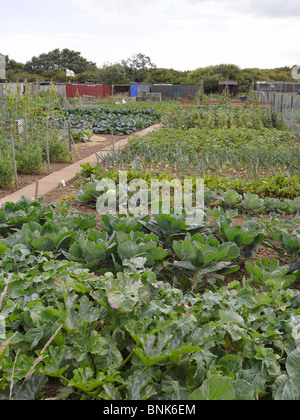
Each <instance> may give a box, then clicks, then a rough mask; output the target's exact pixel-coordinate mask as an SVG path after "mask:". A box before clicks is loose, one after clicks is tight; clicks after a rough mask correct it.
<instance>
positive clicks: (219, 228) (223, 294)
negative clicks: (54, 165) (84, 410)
mask: <svg viewBox="0 0 300 420" xmlns="http://www.w3.org/2000/svg"><path fill="white" fill-rule="evenodd" d="M297 217H298V216H297ZM297 217H296V218H295V219H294V221H290V222H283V221H280V220H279V219H278V218H276V217H272V219H270V221H269V222H264V223H262V221H261V220H259V219H257V220H255V219H254V218H253V219H251V220H249V221H246V222H245V223H244V224H243V225H241V226H240V227H238V226H236V227H235V226H234V225H233V224H232V221H231V219H230V218H228V213H226V212H219V213H215V214H214V215H211V217H210V219H204V220H203V223H199V224H198V225H197V226H195V225H194V226H188V225H186V224H185V220H184V218H182V217H179V216H171V215H160V216H155V217H150V216H144V217H133V216H130V215H128V216H125V215H124V216H121V215H103V216H102V217H101V218H100V225H98V229H99V230H98V229H96V227H95V226H96V220H95V216H94V215H86V214H83V213H80V212H78V211H75V210H73V209H70V208H69V207H68V206H66V207H63V206H61V207H60V208H59V209H53V208H52V207H51V206H45V205H43V203H42V201H41V200H39V201H37V202H33V201H31V200H29V199H26V198H23V199H22V200H21V201H20V202H18V203H16V204H15V205H14V204H5V205H4V206H2V208H1V211H0V232H1V235H2V237H3V239H1V241H0V255H1V260H0V317H1V318H0V319H1V327H2V328H1V331H0V372H1V382H0V389H1V390H0V398H1V399H43V398H45V391H44V390H45V386H46V384H47V382H48V381H49V378H56V380H57V381H58V383H59V384H60V385H59V386H58V388H57V393H56V398H57V399H60V398H61V399H104V400H151V399H152V400H162V399H174V400H186V399H190V400H205V399H237V400H243V399H250V400H251V399H276V400H281V399H299V398H300V395H299V389H300V386H299V385H300V383H299V362H300V352H299V331H300V328H299V316H300V313H299V301H300V292H299V290H298V288H297V281H299V274H300V271H299V264H298V263H296V261H298V260H299V251H300V239H299V238H300V230H299V225H298V224H297V222H298V219H297ZM291 229H292V230H293V233H291ZM262 244H263V245H264V246H271V245H273V246H274V249H277V251H278V255H279V256H283V255H284V257H285V258H286V259H287V261H288V264H285V265H282V264H281V263H280V261H279V260H278V259H273V260H272V261H267V260H261V261H255V262H253V260H251V257H253V256H255V252H256V250H257V249H258V247H259V246H260V245H262ZM242 266H244V267H245V275H244V277H243V280H242V281H241V282H240V281H237V280H235V279H234V277H232V275H233V274H235V273H236V272H237V270H240V267H242ZM297 279H298V280H297ZM294 286H295V287H294Z"/></svg>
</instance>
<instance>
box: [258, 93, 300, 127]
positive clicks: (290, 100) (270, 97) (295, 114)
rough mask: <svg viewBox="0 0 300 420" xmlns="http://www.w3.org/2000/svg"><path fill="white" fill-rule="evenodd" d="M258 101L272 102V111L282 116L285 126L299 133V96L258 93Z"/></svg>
mask: <svg viewBox="0 0 300 420" xmlns="http://www.w3.org/2000/svg"><path fill="white" fill-rule="evenodd" d="M258 95H259V100H260V101H266V102H272V108H273V110H275V111H277V112H280V113H281V114H282V115H283V118H284V121H285V123H286V124H287V126H288V127H289V128H290V129H291V130H293V131H296V132H300V95H290V94H285V93H278V92H258Z"/></svg>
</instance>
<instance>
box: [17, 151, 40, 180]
mask: <svg viewBox="0 0 300 420" xmlns="http://www.w3.org/2000/svg"><path fill="white" fill-rule="evenodd" d="M16 161H17V168H18V172H19V173H21V174H38V173H40V172H41V170H42V165H43V153H42V149H41V147H40V146H39V145H37V144H34V143H31V144H29V145H28V146H25V147H24V148H23V147H22V144H20V145H18V149H17V150H16Z"/></svg>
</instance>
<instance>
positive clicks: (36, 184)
mask: <svg viewBox="0 0 300 420" xmlns="http://www.w3.org/2000/svg"><path fill="white" fill-rule="evenodd" d="M38 195H39V182H38V181H37V182H36V183H35V193H34V199H35V200H36V199H37V198H38Z"/></svg>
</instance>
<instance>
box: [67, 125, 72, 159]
mask: <svg viewBox="0 0 300 420" xmlns="http://www.w3.org/2000/svg"><path fill="white" fill-rule="evenodd" d="M67 124H68V138H69V150H70V152H72V137H71V126H70V122H69V121H68V123H67Z"/></svg>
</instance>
